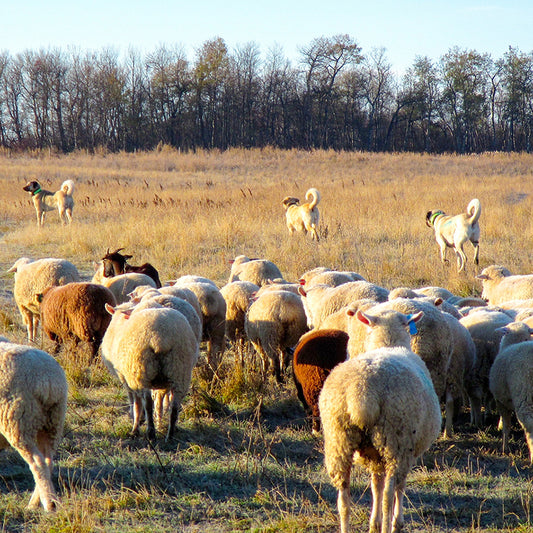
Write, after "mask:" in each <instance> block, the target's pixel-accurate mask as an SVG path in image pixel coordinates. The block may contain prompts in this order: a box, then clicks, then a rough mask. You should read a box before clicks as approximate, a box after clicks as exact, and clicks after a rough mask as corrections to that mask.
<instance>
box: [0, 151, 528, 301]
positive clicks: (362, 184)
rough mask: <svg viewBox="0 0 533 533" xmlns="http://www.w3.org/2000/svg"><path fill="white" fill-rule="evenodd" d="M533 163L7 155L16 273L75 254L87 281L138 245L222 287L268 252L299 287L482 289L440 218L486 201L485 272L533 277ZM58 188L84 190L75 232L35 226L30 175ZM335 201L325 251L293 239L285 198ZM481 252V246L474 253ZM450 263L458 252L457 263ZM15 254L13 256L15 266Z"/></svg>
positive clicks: (1, 226)
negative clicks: (431, 217)
mask: <svg viewBox="0 0 533 533" xmlns="http://www.w3.org/2000/svg"><path fill="white" fill-rule="evenodd" d="M532 162H533V156H532V155H528V154H513V155H508V154H500V153H497V154H483V155H475V156H456V155H450V156H447V155H444V156H432V155H415V154H366V153H338V152H334V151H314V152H299V151H294V150H291V151H281V150H274V149H265V150H252V151H247V150H238V149H235V150H229V151H227V152H202V151H199V152H196V153H186V154H182V153H179V152H178V151H175V150H172V149H170V148H168V147H165V148H164V149H163V150H161V151H154V152H149V153H141V154H126V153H120V154H104V155H86V154H83V153H74V154H70V155H68V156H63V157H49V156H45V155H41V156H40V157H28V156H16V157H15V156H10V157H9V156H3V157H0V180H1V182H2V191H3V195H2V198H1V200H0V212H1V213H2V216H1V219H0V232H2V233H4V235H3V239H2V248H3V250H2V260H3V262H2V265H7V264H8V263H9V261H12V260H13V259H15V258H17V257H19V256H20V255H30V256H33V257H43V256H54V255H55V256H61V257H66V258H69V259H71V260H72V261H73V262H74V263H75V264H77V265H78V266H79V267H80V269H81V270H82V271H83V272H84V274H86V275H90V273H91V270H92V266H91V265H92V260H93V259H94V260H98V259H99V258H100V257H101V256H102V255H103V254H104V252H105V250H106V249H107V248H108V247H109V248H118V247H125V248H126V251H127V252H128V253H130V254H133V255H134V257H133V259H132V263H133V264H135V263H142V262H145V261H149V262H151V263H152V264H154V265H155V266H156V267H157V268H158V269H159V270H160V272H161V274H162V278H163V279H173V278H175V277H177V276H179V275H182V274H189V273H195V274H201V275H204V276H207V277H210V278H212V279H214V280H215V281H217V283H219V285H222V284H223V283H224V282H225V281H226V279H227V275H228V273H229V265H228V260H229V259H231V258H233V257H234V256H235V255H238V254H240V253H245V254H247V255H249V256H254V257H267V258H269V259H271V260H272V261H274V262H276V263H277V264H278V266H280V268H281V270H282V272H283V273H284V275H285V277H286V278H287V279H289V280H295V279H297V277H298V276H299V275H300V274H301V273H302V272H303V271H305V270H306V269H308V268H312V267H314V266H317V265H325V266H330V267H336V268H339V269H347V270H354V271H357V272H359V273H361V274H362V275H363V276H365V277H366V278H367V279H368V280H370V281H373V282H375V283H378V284H381V285H383V286H385V287H388V288H392V287H394V286H398V285H409V286H420V285H423V284H431V285H442V286H446V287H448V288H450V290H452V291H459V292H461V293H465V292H466V293H472V292H475V291H477V290H479V286H478V285H477V284H476V283H475V282H474V281H473V274H474V273H475V270H474V269H473V268H472V265H471V264H470V265H469V270H468V273H467V275H466V276H465V275H461V276H458V275H457V274H456V272H455V265H454V261H452V266H451V267H450V268H446V267H443V266H441V264H440V262H439V260H438V248H437V245H436V243H435V241H434V237H433V234H432V231H431V230H430V229H429V228H427V227H426V226H425V223H424V217H425V213H426V211H427V210H429V209H436V208H440V209H443V210H444V211H446V212H447V213H452V214H455V213H459V212H462V211H464V209H465V208H466V205H467V203H468V202H469V200H470V199H471V198H473V197H478V198H479V199H480V200H481V204H482V209H483V214H482V218H481V227H482V237H481V256H480V257H481V265H480V267H482V266H486V265H488V264H491V263H500V264H504V265H506V266H507V267H508V268H509V269H510V270H511V271H512V272H517V273H518V272H520V273H523V272H527V271H529V269H530V261H529V253H528V251H527V250H528V249H529V248H530V247H531V244H532V239H533V237H532V235H533V233H532V231H531V229H532V227H531V226H532V224H531V217H530V216H529V215H530V213H531V197H530V195H529V188H530V185H529V184H530V180H531V175H532V172H533V170H532V169H533V165H532ZM34 178H37V179H39V180H40V181H41V182H42V183H43V186H44V187H46V188H49V189H51V190H55V189H57V188H58V187H59V185H60V184H61V182H62V181H63V180H64V179H67V178H73V179H74V180H75V182H76V192H75V201H76V205H75V209H74V224H73V225H72V226H71V227H66V228H65V227H61V226H60V225H59V223H58V220H57V216H56V214H55V213H48V215H47V222H46V226H45V228H44V229H43V230H39V231H38V230H37V229H36V227H35V215H34V212H33V207H32V205H31V203H30V199H29V198H28V196H26V195H25V193H24V192H23V191H22V190H21V187H22V185H23V184H24V182H26V181H27V180H29V179H34ZM311 186H314V187H317V188H318V189H319V190H320V191H321V193H322V202H321V204H320V206H319V207H320V211H321V227H320V233H321V236H322V240H321V242H320V244H319V245H315V244H314V243H312V242H310V239H306V238H303V237H301V236H295V237H293V238H290V237H289V235H288V232H287V230H286V227H285V221H284V213H283V209H282V206H281V200H282V199H283V197H284V196H286V195H288V194H290V195H296V196H299V197H303V196H304V194H305V192H306V190H307V188H308V187H311ZM467 255H468V256H469V257H472V250H471V248H470V246H469V245H467ZM450 257H452V259H453V256H452V255H451V254H450ZM4 258H5V259H4Z"/></svg>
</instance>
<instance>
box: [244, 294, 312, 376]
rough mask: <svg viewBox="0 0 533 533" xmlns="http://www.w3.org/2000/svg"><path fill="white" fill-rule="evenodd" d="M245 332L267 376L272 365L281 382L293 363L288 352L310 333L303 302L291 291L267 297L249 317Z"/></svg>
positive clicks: (265, 296) (249, 311)
mask: <svg viewBox="0 0 533 533" xmlns="http://www.w3.org/2000/svg"><path fill="white" fill-rule="evenodd" d="M244 329H245V332H246V336H247V337H248V339H249V340H250V342H251V343H252V344H253V346H254V348H255V349H256V351H257V353H259V355H260V356H261V360H262V363H263V376H265V375H266V372H267V370H268V368H269V366H270V363H272V372H273V374H274V376H275V378H276V380H277V381H278V383H279V382H281V381H283V375H284V373H285V369H286V368H287V366H288V364H289V361H290V354H289V353H288V351H287V348H293V347H294V346H296V344H297V343H298V340H299V339H300V337H301V336H302V335H303V334H304V333H305V332H306V331H307V325H306V316H305V311H304V307H303V304H302V300H301V298H300V296H298V295H297V294H293V293H292V292H289V291H271V292H266V293H264V294H263V295H262V296H261V297H260V298H258V299H257V300H256V301H255V302H253V303H252V305H251V306H250V308H249V309H248V312H247V313H246V317H245V322H244Z"/></svg>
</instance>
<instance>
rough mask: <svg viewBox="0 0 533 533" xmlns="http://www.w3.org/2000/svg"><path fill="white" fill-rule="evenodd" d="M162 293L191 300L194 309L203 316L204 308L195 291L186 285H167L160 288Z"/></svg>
mask: <svg viewBox="0 0 533 533" xmlns="http://www.w3.org/2000/svg"><path fill="white" fill-rule="evenodd" d="M159 292H160V293H161V294H169V295H170V296H175V297H176V298H181V299H182V300H185V301H186V302H189V303H190V304H191V305H192V306H193V308H194V310H195V311H196V312H197V313H198V316H199V317H200V318H202V309H201V308H200V302H199V301H198V297H197V296H196V294H194V292H192V291H191V290H190V289H187V288H186V287H176V286H174V285H165V286H164V287H161V288H160V289H159Z"/></svg>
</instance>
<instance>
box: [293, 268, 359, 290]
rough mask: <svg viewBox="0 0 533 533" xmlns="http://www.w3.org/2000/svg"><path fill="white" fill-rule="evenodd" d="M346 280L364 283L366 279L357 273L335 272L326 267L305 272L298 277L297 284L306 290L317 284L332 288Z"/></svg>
mask: <svg viewBox="0 0 533 533" xmlns="http://www.w3.org/2000/svg"><path fill="white" fill-rule="evenodd" d="M338 274H340V277H337V275H338ZM315 278H318V279H315ZM346 278H351V279H348V281H366V279H365V278H363V276H361V275H359V274H357V272H350V271H347V270H345V271H337V270H334V269H331V268H327V267H315V268H313V269H311V270H308V271H307V272H304V273H303V274H302V275H301V276H300V279H299V283H300V285H303V286H304V287H305V288H306V289H307V288H310V287H312V286H313V285H318V284H324V285H331V286H332V287H333V286H337V285H339V283H337V281H340V280H341V279H346ZM343 283H344V281H343Z"/></svg>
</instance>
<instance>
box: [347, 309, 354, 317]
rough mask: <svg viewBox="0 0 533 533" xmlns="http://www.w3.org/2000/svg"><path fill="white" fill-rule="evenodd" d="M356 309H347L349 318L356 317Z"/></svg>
mask: <svg viewBox="0 0 533 533" xmlns="http://www.w3.org/2000/svg"><path fill="white" fill-rule="evenodd" d="M355 313H356V311H355V309H353V308H352V307H349V308H348V309H346V315H347V316H355Z"/></svg>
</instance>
